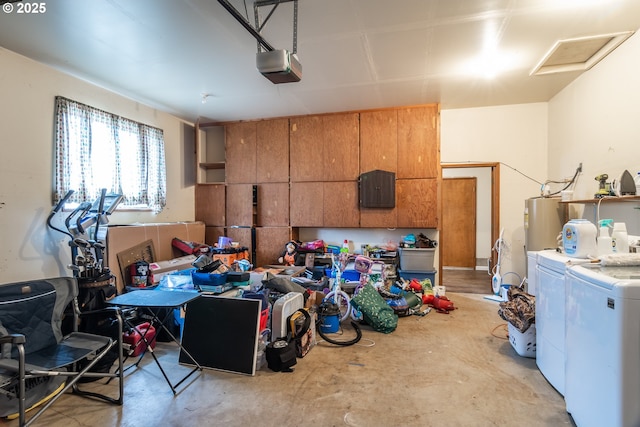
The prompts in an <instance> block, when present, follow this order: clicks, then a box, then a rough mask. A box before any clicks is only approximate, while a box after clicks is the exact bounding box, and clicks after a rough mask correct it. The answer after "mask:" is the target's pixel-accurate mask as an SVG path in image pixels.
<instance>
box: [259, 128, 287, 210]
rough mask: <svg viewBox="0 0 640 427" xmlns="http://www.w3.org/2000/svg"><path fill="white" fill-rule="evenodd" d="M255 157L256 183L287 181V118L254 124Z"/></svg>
mask: <svg viewBox="0 0 640 427" xmlns="http://www.w3.org/2000/svg"><path fill="white" fill-rule="evenodd" d="M256 159H257V165H256V168H257V169H256V182H257V183H263V182H289V119H273V120H263V121H260V122H258V123H257V124H256ZM287 201H288V197H287Z"/></svg>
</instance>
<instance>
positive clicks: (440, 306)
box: [431, 296, 456, 314]
mask: <svg viewBox="0 0 640 427" xmlns="http://www.w3.org/2000/svg"><path fill="white" fill-rule="evenodd" d="M431 306H432V307H433V308H435V309H436V311H437V312H439V313H446V314H449V312H450V311H451V310H455V309H456V307H455V306H454V305H453V301H451V300H450V299H449V298H447V297H445V296H442V297H435V298H434V299H433V302H432V303H431Z"/></svg>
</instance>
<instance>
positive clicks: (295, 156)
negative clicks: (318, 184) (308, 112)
mask: <svg viewBox="0 0 640 427" xmlns="http://www.w3.org/2000/svg"><path fill="white" fill-rule="evenodd" d="M289 127H290V139H289V153H290V154H289V155H290V160H289V162H290V166H289V169H290V175H291V182H305V181H323V180H324V173H325V171H324V169H323V153H324V146H323V140H322V138H323V136H322V129H323V125H322V116H305V117H296V118H292V119H291V120H290V125H289Z"/></svg>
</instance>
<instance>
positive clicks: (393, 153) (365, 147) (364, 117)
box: [360, 110, 398, 173]
mask: <svg viewBox="0 0 640 427" xmlns="http://www.w3.org/2000/svg"><path fill="white" fill-rule="evenodd" d="M378 169H379V170H383V171H389V172H396V171H397V170H398V112H397V111H396V110H382V111H369V112H362V113H360V173H364V172H369V171H372V170H378Z"/></svg>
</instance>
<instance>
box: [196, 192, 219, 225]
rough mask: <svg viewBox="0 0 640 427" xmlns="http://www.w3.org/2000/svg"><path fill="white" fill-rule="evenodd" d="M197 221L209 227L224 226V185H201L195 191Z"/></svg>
mask: <svg viewBox="0 0 640 427" xmlns="http://www.w3.org/2000/svg"><path fill="white" fill-rule="evenodd" d="M195 199H196V209H195V216H196V221H202V222H204V223H205V224H207V225H213V226H224V225H225V224H226V222H225V186H224V184H201V185H196V189H195Z"/></svg>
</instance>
